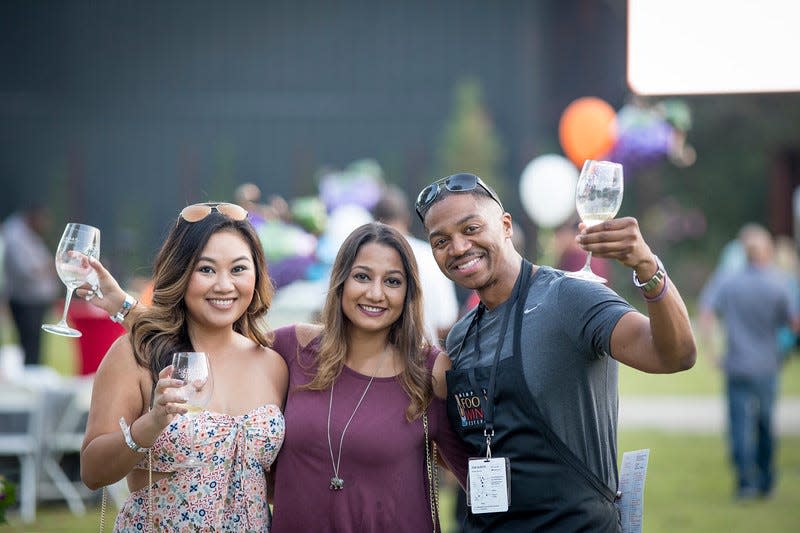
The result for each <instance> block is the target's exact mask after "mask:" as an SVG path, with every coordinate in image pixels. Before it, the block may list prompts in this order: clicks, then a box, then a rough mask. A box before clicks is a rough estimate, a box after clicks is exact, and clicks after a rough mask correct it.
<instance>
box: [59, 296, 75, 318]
mask: <svg viewBox="0 0 800 533" xmlns="http://www.w3.org/2000/svg"><path fill="white" fill-rule="evenodd" d="M74 291H75V289H70V288H69V287H67V297H66V298H65V299H64V314H63V315H61V323H62V324H64V325H66V324H67V311H69V303H70V302H71V301H72V293H73V292H74Z"/></svg>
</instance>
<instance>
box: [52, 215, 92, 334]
mask: <svg viewBox="0 0 800 533" xmlns="http://www.w3.org/2000/svg"><path fill="white" fill-rule="evenodd" d="M89 257H94V258H95V259H99V258H100V230H99V229H97V228H95V227H94V226H89V225H86V224H76V223H74V222H70V223H69V224H67V227H66V228H64V234H63V235H61V241H59V243H58V250H57V251H56V272H58V277H59V278H61V281H62V282H63V283H64V285H66V286H67V297H66V299H65V300H64V314H63V315H62V316H61V320H60V321H59V322H58V323H57V324H42V329H43V330H45V331H47V332H49V333H55V334H57V335H64V336H66V337H80V336H81V332H80V331H78V330H77V329H74V328H71V327H70V326H69V324H67V311H68V310H69V303H70V301H71V300H72V293H73V292H74V291H75V289H77V288H78V287H80V286H81V285H83V284H84V283H90V284H96V283H97V272H95V270H94V269H93V268H92V267H91V265H89V259H88V258H89Z"/></svg>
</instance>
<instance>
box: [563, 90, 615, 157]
mask: <svg viewBox="0 0 800 533" xmlns="http://www.w3.org/2000/svg"><path fill="white" fill-rule="evenodd" d="M616 116H617V114H616V112H614V108H613V107H611V106H610V105H609V104H608V103H607V102H605V101H604V100H601V99H600V98H596V97H594V96H584V97H582V98H578V99H577V100H574V101H573V102H572V103H570V104H569V105H568V106H567V108H566V109H565V110H564V112H563V113H562V114H561V120H560V121H559V123H558V138H559V140H560V141H561V148H562V149H563V150H564V154H565V155H566V156H567V157H568V158H569V159H570V161H572V162H573V163H574V164H575V166H577V167H578V168H580V167H582V166H583V162H584V161H585V160H587V159H597V158H599V157H602V156H603V155H605V154H607V153H608V152H609V150H611V148H613V146H614V143H615V142H616V140H617V134H616V128H615V126H614V124H615V119H616Z"/></svg>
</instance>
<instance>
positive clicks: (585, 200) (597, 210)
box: [567, 159, 623, 283]
mask: <svg viewBox="0 0 800 533" xmlns="http://www.w3.org/2000/svg"><path fill="white" fill-rule="evenodd" d="M622 190H623V179H622V165H620V164H619V163H612V162H611V161H594V160H592V159H587V160H586V161H585V162H584V163H583V169H582V170H581V175H580V177H579V178H578V185H577V189H576V191H575V207H576V209H577V210H578V216H580V217H581V220H582V221H583V223H584V224H586V225H587V226H594V225H595V224H599V223H600V222H604V221H606V220H610V219H612V218H614V217H615V216H616V215H617V211H619V206H620V205H621V204H622ZM591 262H592V252H589V253H588V255H587V256H586V263H584V265H583V268H581V269H580V270H577V271H575V272H567V276H570V277H572V278H580V279H585V280H588V281H594V282H597V283H605V282H606V281H607V280H606V279H605V278H603V277H601V276H598V275H597V274H595V273H594V272H592V267H591Z"/></svg>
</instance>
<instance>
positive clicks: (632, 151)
mask: <svg viewBox="0 0 800 533" xmlns="http://www.w3.org/2000/svg"><path fill="white" fill-rule="evenodd" d="M691 125H692V120H691V113H690V111H689V107H688V106H687V105H686V103H685V102H683V101H682V100H675V99H671V100H663V101H660V102H656V103H655V104H648V103H645V101H643V100H641V99H633V100H631V101H630V102H629V103H627V104H625V105H624V106H623V107H622V108H621V109H620V110H619V111H618V112H615V111H614V108H612V107H611V105H609V104H608V103H607V102H605V101H603V100H601V99H600V98H596V97H593V96H586V97H583V98H578V99H577V100H575V101H573V102H572V103H570V104H569V105H568V106H567V107H566V109H565V110H564V112H563V113H562V115H561V120H560V121H559V125H558V136H559V140H560V142H561V148H562V149H563V150H564V154H565V155H566V156H567V157H568V158H569V159H570V161H572V162H573V163H574V164H575V166H576V167H578V168H580V167H581V166H582V165H583V162H584V161H585V160H586V159H606V160H608V161H616V162H617V163H622V165H623V166H624V167H625V170H626V172H627V174H628V175H631V174H632V173H635V172H636V171H638V170H641V169H642V168H644V167H647V166H648V165H651V164H654V163H657V162H659V161H661V160H663V159H664V158H669V160H670V161H671V162H672V163H674V164H676V165H679V166H689V165H691V164H692V163H694V160H695V153H694V150H693V149H692V147H691V146H689V145H687V144H686V132H687V131H688V130H689V128H691Z"/></svg>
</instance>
